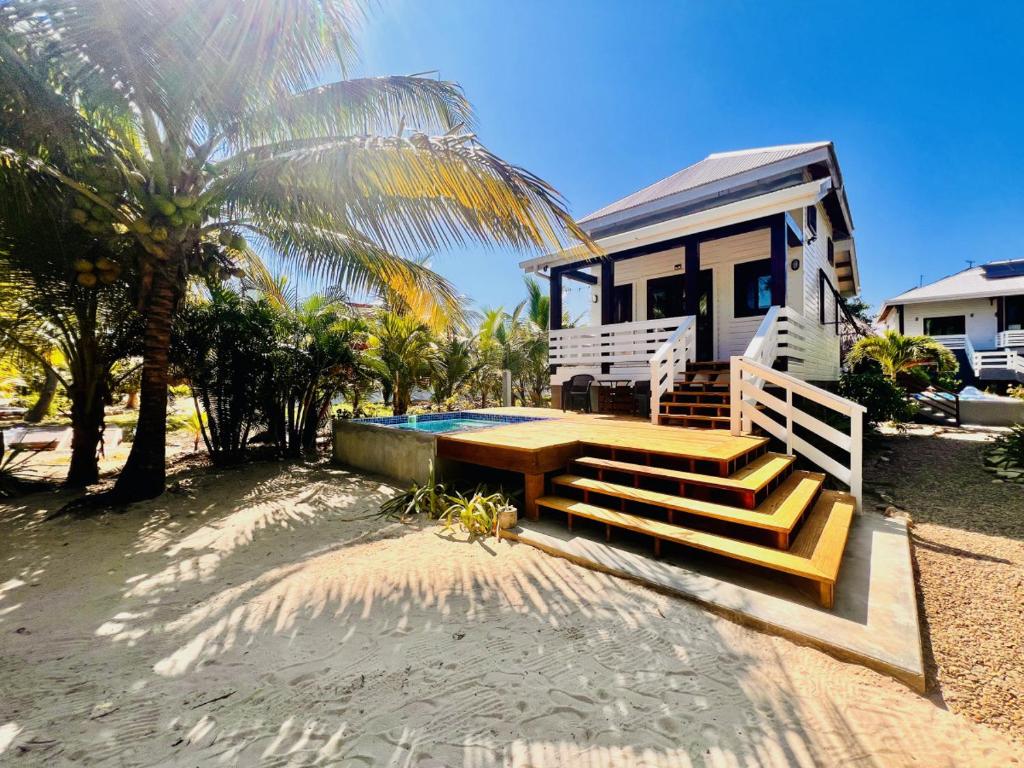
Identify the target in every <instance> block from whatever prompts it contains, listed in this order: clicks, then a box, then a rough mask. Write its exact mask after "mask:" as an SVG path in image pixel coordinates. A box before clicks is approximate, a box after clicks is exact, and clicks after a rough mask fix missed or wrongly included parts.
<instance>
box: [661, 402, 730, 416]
mask: <svg viewBox="0 0 1024 768" xmlns="http://www.w3.org/2000/svg"><path fill="white" fill-rule="evenodd" d="M682 408H686V409H688V412H689V413H691V414H693V415H697V414H699V413H705V414H706V415H708V416H728V415H729V413H730V412H731V411H732V408H731V407H730V406H729V403H661V412H662V413H672V412H674V411H678V410H679V409H682ZM722 411H725V413H724V414H723V413H722Z"/></svg>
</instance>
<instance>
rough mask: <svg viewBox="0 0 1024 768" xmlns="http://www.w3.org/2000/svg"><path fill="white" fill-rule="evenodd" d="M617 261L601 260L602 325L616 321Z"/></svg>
mask: <svg viewBox="0 0 1024 768" xmlns="http://www.w3.org/2000/svg"><path fill="white" fill-rule="evenodd" d="M614 314H615V262H614V261H613V260H612V259H610V258H606V259H604V260H603V261H602V262H601V325H610V324H612V323H613V322H615V318H614Z"/></svg>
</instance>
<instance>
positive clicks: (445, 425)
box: [352, 411, 544, 435]
mask: <svg viewBox="0 0 1024 768" xmlns="http://www.w3.org/2000/svg"><path fill="white" fill-rule="evenodd" d="M543 420H544V419H543V418H542V417H539V416H507V415H504V414H494V413H474V412H473V411H451V412H449V413H427V414H422V415H416V416H377V417H373V418H368V419H353V420H352V423H353V424H376V425H378V426H381V427H392V428H394V429H407V430H413V431H416V432H428V433H430V434H434V435H440V434H444V433H446V432H463V431H465V430H467V429H483V428H487V427H497V426H500V425H502V424H519V423H521V422H524V421H543Z"/></svg>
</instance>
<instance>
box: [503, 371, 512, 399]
mask: <svg viewBox="0 0 1024 768" xmlns="http://www.w3.org/2000/svg"><path fill="white" fill-rule="evenodd" d="M501 404H502V405H503V406H504V407H506V408H508V407H509V406H510V405H512V371H510V370H509V369H508V368H504V369H502V371H501Z"/></svg>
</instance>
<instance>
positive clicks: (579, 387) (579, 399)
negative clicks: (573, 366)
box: [562, 373, 594, 413]
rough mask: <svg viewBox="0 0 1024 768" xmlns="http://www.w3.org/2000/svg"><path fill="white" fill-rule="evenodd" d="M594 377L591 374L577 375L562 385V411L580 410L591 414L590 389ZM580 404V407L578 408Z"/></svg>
mask: <svg viewBox="0 0 1024 768" xmlns="http://www.w3.org/2000/svg"><path fill="white" fill-rule="evenodd" d="M593 383H594V377H593V376H591V375H590V374H589V373H577V374H576V375H575V376H573V377H572V378H571V379H569V381H567V382H566V383H565V384H563V385H562V410H563V411H568V410H574V411H575V410H580V411H585V412H586V413H590V387H591V385H592V384H593ZM577 403H579V407H577V405H576V404H577Z"/></svg>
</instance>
